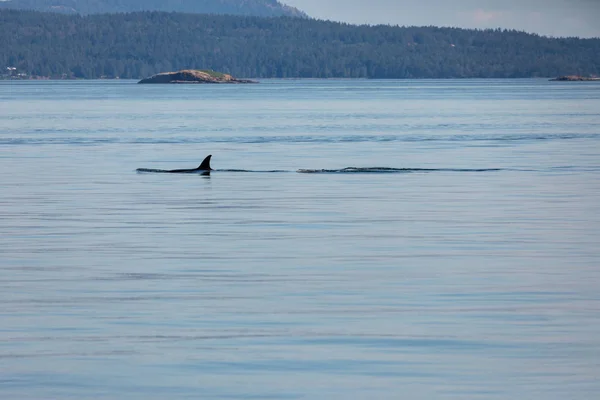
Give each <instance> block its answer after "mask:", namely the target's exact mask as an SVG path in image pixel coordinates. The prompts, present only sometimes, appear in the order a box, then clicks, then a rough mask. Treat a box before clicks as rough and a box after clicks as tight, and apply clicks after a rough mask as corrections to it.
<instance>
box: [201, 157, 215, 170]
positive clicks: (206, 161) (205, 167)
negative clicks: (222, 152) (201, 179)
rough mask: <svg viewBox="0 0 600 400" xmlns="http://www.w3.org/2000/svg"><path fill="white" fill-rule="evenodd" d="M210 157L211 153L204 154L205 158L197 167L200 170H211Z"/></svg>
mask: <svg viewBox="0 0 600 400" xmlns="http://www.w3.org/2000/svg"><path fill="white" fill-rule="evenodd" d="M211 157H212V155H211V154H209V155H208V156H206V158H205V159H204V160H203V161H202V164H200V166H199V167H198V169H199V170H201V171H211V170H212V168H211V167H210V158H211Z"/></svg>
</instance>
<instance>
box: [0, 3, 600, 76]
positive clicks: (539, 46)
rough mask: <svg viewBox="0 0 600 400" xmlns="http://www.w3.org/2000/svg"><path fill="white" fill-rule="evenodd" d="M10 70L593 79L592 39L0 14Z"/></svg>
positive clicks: (4, 61)
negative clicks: (587, 76)
mask: <svg viewBox="0 0 600 400" xmlns="http://www.w3.org/2000/svg"><path fill="white" fill-rule="evenodd" d="M9 66H11V67H16V68H17V69H18V71H20V72H23V73H27V74H30V75H39V76H50V77H61V76H62V77H74V78H100V77H108V78H113V77H120V78H136V79H137V78H143V77H147V76H150V75H152V74H154V73H157V72H164V71H174V70H179V69H184V68H191V69H213V70H216V71H221V72H225V73H230V74H232V75H234V76H237V77H249V78H252V77H256V78H260V77H278V78H290V77H303V78H308V77H315V78H332V77H337V78H525V77H554V76H558V75H565V74H580V75H600V39H578V38H558V39H556V38H547V37H543V36H538V35H532V34H527V33H524V32H518V31H513V30H500V29H496V30H471V29H458V28H437V27H393V26H386V25H378V26H367V25H361V26H357V25H350V24H343V23H335V22H327V21H318V20H311V19H305V18H288V17H277V18H260V17H242V16H218V15H200V14H180V13H164V12H137V13H129V14H98V15H87V16H81V15H62V14H52V13H40V12H34V11H16V10H0V68H2V69H5V68H6V67H9Z"/></svg>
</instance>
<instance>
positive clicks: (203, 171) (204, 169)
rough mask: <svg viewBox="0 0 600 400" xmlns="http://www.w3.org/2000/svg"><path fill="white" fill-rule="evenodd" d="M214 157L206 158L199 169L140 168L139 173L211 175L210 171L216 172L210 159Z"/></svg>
mask: <svg viewBox="0 0 600 400" xmlns="http://www.w3.org/2000/svg"><path fill="white" fill-rule="evenodd" d="M211 157H212V155H210V154H209V155H208V156H206V158H205V159H204V160H203V161H202V163H201V164H200V165H199V166H198V168H194V169H150V168H138V169H137V170H136V171H137V172H166V173H171V174H200V175H210V171H214V170H213V169H212V168H211V167H210V158H211Z"/></svg>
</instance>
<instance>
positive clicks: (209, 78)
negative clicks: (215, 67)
mask: <svg viewBox="0 0 600 400" xmlns="http://www.w3.org/2000/svg"><path fill="white" fill-rule="evenodd" d="M138 83H258V82H256V81H251V80H249V79H237V78H234V77H233V76H231V75H229V74H223V73H221V72H216V71H212V70H210V69H202V70H199V69H184V70H181V71H177V72H163V73H160V74H156V75H153V76H151V77H149V78H145V79H142V80H141V81H139V82H138Z"/></svg>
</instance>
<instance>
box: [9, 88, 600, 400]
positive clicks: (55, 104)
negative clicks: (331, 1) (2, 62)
mask: <svg viewBox="0 0 600 400" xmlns="http://www.w3.org/2000/svg"><path fill="white" fill-rule="evenodd" d="M208 154H212V155H213V158H212V166H213V168H214V169H216V171H213V172H212V173H211V175H210V176H200V175H196V174H156V173H136V169H137V168H150V169H180V168H195V167H197V166H198V165H199V164H200V162H201V161H202V159H203V158H204V157H205V156H206V155H208ZM298 170H311V171H308V172H313V173H298ZM0 171H2V174H1V175H0V190H1V191H0V193H1V194H0V304H1V307H0V398H2V399H167V398H169V399H199V398H207V399H212V398H215V399H216V398H227V399H233V398H257V399H266V398H274V399H317V398H318V399H399V398H407V399H536V400H537V399H540V400H541V399H544V400H547V399H560V400H564V399H596V398H597V396H598V393H599V391H600V379H599V377H600V239H599V238H600V85H598V83H596V82H581V83H579V82H574V83H560V82H548V81H546V80H443V81H367V80H364V81H362V80H340V81H322V80H272V81H269V80H267V81H263V82H262V83H260V84H258V85H232V86H219V85H206V86H205V85H190V86H185V85H174V86H154V85H136V84H135V82H133V81H92V82H89V81H78V82H71V81H65V82H6V81H5V82H0ZM270 171H275V172H270ZM300 172H307V171H300ZM315 172H316V173H315ZM390 172H391V173H390Z"/></svg>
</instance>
